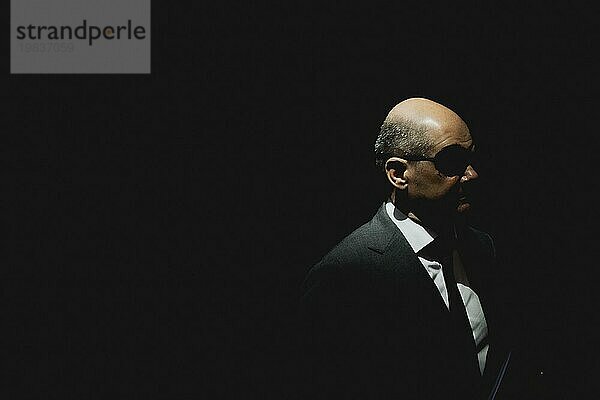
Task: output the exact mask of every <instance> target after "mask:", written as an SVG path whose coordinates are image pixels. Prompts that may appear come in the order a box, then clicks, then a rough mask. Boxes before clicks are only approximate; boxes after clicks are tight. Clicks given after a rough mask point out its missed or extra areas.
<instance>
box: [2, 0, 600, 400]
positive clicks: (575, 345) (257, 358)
mask: <svg viewBox="0 0 600 400" xmlns="http://www.w3.org/2000/svg"><path fill="white" fill-rule="evenodd" d="M392 4H393V5H392ZM5 9H6V13H5V14H4V15H5V16H6V17H5V20H6V21H8V15H9V13H8V7H5ZM152 14H153V17H152V74H151V75H147V76H145V75H112V76H111V75H10V71H9V61H8V57H7V58H6V61H5V62H4V67H3V68H4V72H3V86H2V87H3V91H2V97H3V100H4V101H3V104H4V107H3V110H4V112H3V117H4V120H5V121H7V123H5V124H4V125H3V126H4V127H3V131H4V133H5V134H4V135H3V138H4V143H5V144H4V145H3V146H2V160H3V163H4V168H3V174H2V176H3V186H4V188H5V190H4V199H3V200H4V201H3V204H4V206H5V208H4V213H3V214H4V215H5V217H6V220H5V223H4V226H5V228H6V230H7V234H8V235H7V237H8V239H7V241H6V242H5V243H6V246H5V251H4V254H5V256H6V257H5V261H4V262H3V268H2V286H3V291H4V295H3V301H2V308H3V310H4V311H3V313H2V315H3V316H2V319H3V322H4V324H3V326H4V328H3V329H2V330H3V333H5V334H7V335H6V336H5V339H4V340H3V341H2V346H3V349H4V350H5V353H7V354H9V357H8V358H7V363H6V365H7V369H6V374H3V375H5V376H6V378H7V379H8V382H10V383H11V384H10V385H9V386H7V388H6V390H8V397H6V398H42V397H43V398H65V396H66V398H143V399H147V398H169V399H173V398H189V397H198V398H217V397H228V396H229V395H233V394H243V395H244V396H243V397H244V398H267V397H273V398H286V397H289V394H290V392H291V391H293V386H292V385H291V381H292V378H291V377H293V376H294V365H293V361H292V360H293V358H292V357H290V354H291V353H292V350H291V349H292V347H293V346H292V345H291V343H292V338H293V332H294V318H293V315H294V314H293V312H294V307H295V304H296V301H297V298H298V295H299V293H300V285H301V282H302V279H303V278H304V275H305V274H306V272H307V271H308V269H309V268H310V266H311V265H312V264H314V263H315V262H316V261H318V260H319V258H320V257H321V256H323V255H324V254H325V253H326V251H327V250H329V249H330V248H331V247H332V246H333V245H334V244H335V243H337V242H338V241H339V240H340V239H341V238H342V237H343V236H345V235H346V234H348V233H349V232H351V231H352V230H353V229H354V228H356V227H358V226H359V225H361V224H362V223H363V222H366V221H367V220H369V219H370V218H371V216H372V215H373V214H374V212H375V211H376V209H377V208H378V206H379V205H380V203H381V202H382V201H383V200H384V198H385V194H386V193H385V192H382V191H381V188H380V185H379V183H378V180H379V179H380V177H379V176H378V175H377V174H376V172H375V170H374V166H373V159H372V152H371V150H372V145H373V142H374V139H375V137H376V135H377V133H378V129H379V126H380V124H381V122H382V120H383V118H384V117H385V115H386V114H387V112H388V111H389V109H390V108H391V107H392V106H394V105H395V104H396V103H398V102H399V101H401V100H403V99H405V98H408V97H414V96H422V97H428V98H431V99H433V100H435V101H438V102H440V103H442V104H444V105H446V106H448V107H450V108H452V109H453V110H455V111H456V112H457V113H458V114H460V115H461V116H462V117H463V119H465V120H466V121H467V123H468V125H469V126H470V128H471V132H472V134H473V136H474V138H475V140H476V142H477V143H478V151H479V152H480V153H481V154H482V155H483V156H484V160H485V163H484V164H483V165H482V166H481V168H480V170H479V174H480V179H479V181H480V182H479V187H478V191H477V192H476V194H477V196H476V200H477V203H476V206H475V207H474V209H473V213H472V216H471V219H472V223H473V224H474V225H475V226H477V227H479V228H480V229H483V230H486V231H488V232H490V233H491V234H492V235H493V236H494V238H495V240H496V246H497V249H498V252H499V254H500V259H501V261H503V268H504V276H505V282H504V284H505V287H506V289H505V293H506V295H507V304H510V305H513V306H516V307H517V308H518V309H519V311H520V312H519V313H518V314H516V320H517V323H516V328H515V329H516V330H518V331H519V337H520V338H521V342H520V344H519V346H520V347H519V349H520V352H519V353H518V357H519V362H520V364H519V365H520V367H519V368H516V369H515V371H514V372H513V374H514V375H515V381H516V380H517V378H518V379H519V382H521V383H520V384H521V385H524V386H522V391H523V393H529V392H532V393H533V392H535V393H543V394H544V397H545V398H554V397H553V396H555V398H583V394H584V393H586V392H587V390H589V388H590V383H592V382H593V380H594V377H595V376H596V375H595V374H594V371H593V368H594V367H595V366H596V364H597V362H596V354H595V350H594V348H595V347H596V343H597V341H596V334H595V325H596V323H597V322H598V318H597V316H596V314H597V313H596V311H595V307H596V305H597V295H596V293H595V292H594V279H595V278H597V275H598V274H597V273H596V271H595V270H596V269H597V257H594V256H593V255H594V253H595V249H594V246H595V244H596V240H595V239H596V237H595V236H596V233H595V230H594V229H592V227H593V226H595V225H596V224H595V221H594V219H595V217H596V216H597V215H596V214H597V212H596V201H595V199H596V196H595V191H594V189H595V187H596V174H597V169H596V165H595V162H596V157H595V154H596V151H595V143H596V142H597V140H596V135H597V133H596V132H595V130H596V126H597V99H596V92H597V83H596V80H595V74H596V71H597V65H596V64H593V60H594V56H595V53H596V49H595V47H594V43H595V41H596V37H595V32H593V31H592V28H593V14H592V12H591V11H590V10H588V9H585V8H583V7H578V6H575V5H572V4H571V5H562V6H550V5H546V6H545V7H544V8H535V7H526V6H525V5H524V4H519V5H515V6H510V5H507V4H503V5H502V7H500V6H498V7H489V8H486V7H482V6H479V7H476V8H472V7H466V6H458V5H452V6H447V7H445V8H439V7H437V6H436V7H434V6H433V5H423V6H414V5H413V6H411V7H410V8H409V7H408V6H407V5H406V4H402V3H398V4H396V3H387V4H385V5H377V6H375V5H368V6H367V5H364V6H362V7H356V6H354V7H349V6H345V5H342V4H336V5H328V6H326V5H319V4H304V5H293V4H291V3H290V4H287V3H286V4H272V5H268V6H267V5H262V6H258V5H256V4H252V5H245V6H240V5H211V6H207V5H195V6H192V5H191V4H190V5H188V6H187V7H176V6H172V5H165V4H156V2H155V3H154V4H153V8H152ZM5 45H6V48H5V49H4V51H3V52H4V54H9V52H8V40H6V41H5ZM3 336H4V335H3ZM540 372H543V375H540ZM523 382H525V383H523ZM527 382H530V383H531V384H530V385H529V386H528V385H527ZM533 386H535V388H533V389H532V387H533ZM209 393H210V394H211V395H209ZM219 395H220V396H219Z"/></svg>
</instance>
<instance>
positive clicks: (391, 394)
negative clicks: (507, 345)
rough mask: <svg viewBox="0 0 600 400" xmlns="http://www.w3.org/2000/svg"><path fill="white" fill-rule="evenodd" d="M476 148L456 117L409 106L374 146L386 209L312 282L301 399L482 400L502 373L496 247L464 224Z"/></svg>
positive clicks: (306, 302)
mask: <svg viewBox="0 0 600 400" xmlns="http://www.w3.org/2000/svg"><path fill="white" fill-rule="evenodd" d="M474 150H475V144H474V143H473V139H472V137H471V134H470V132H469V129H468V127H467V125H466V124H465V122H464V121H463V120H462V119H461V118H460V117H459V116H458V115H457V114H456V113H455V112H453V111H452V110H450V109H448V108H446V107H445V106H443V105H441V104H438V103H436V102H434V101H431V100H427V99H423V98H411V99H407V100H405V101H403V102H401V103H399V104H398V105H396V106H395V107H394V108H393V109H392V110H391V111H390V112H389V114H388V115H387V117H386V119H385V121H384V122H383V125H382V127H381V131H380V133H379V136H378V137H377V140H376V142H375V158H376V165H377V166H378V167H379V168H381V171H382V173H384V174H385V177H386V179H387V182H388V183H389V185H390V189H391V190H390V191H391V195H390V198H389V199H388V200H387V201H386V202H385V203H384V204H383V205H382V206H381V208H380V209H379V211H378V212H377V214H376V215H375V216H374V217H373V219H372V220H371V221H370V222H368V223H366V224H365V225H363V226H361V227H360V228H358V229H357V230H356V231H354V232H353V233H351V234H350V235H349V236H347V237H346V238H345V239H344V240H342V242H340V243H339V244H338V245H337V246H336V247H335V248H334V249H333V250H331V251H330V252H329V253H328V254H327V255H326V256H325V257H323V259H322V260H321V261H320V262H319V263H317V264H316V265H315V266H314V267H313V268H312V269H311V270H310V272H309V274H308V276H307V277H306V280H305V282H304V287H303V297H302V302H301V304H302V311H303V316H304V318H305V326H306V327H307V328H308V330H307V331H306V332H305V347H304V348H303V354H304V355H305V356H307V358H305V360H307V363H306V364H305V365H304V368H305V371H306V373H307V374H308V375H307V376H305V386H306V388H307V393H305V394H306V396H307V397H308V396H311V397H312V398H314V397H320V398H340V396H341V397H344V398H394V399H405V398H423V399H437V398H443V399H474V398H488V396H490V394H493V393H494V392H495V390H496V389H495V388H494V384H495V383H496V382H497V381H498V380H499V377H501V376H502V374H503V371H504V369H505V368H506V360H507V354H508V353H507V352H506V351H505V349H504V348H503V345H502V342H501V340H500V339H501V336H502V335H501V334H500V332H501V330H502V323H500V322H499V318H498V316H499V315H500V314H499V312H498V307H497V306H496V298H497V297H495V296H494V293H493V289H494V284H493V279H492V275H493V272H494V268H493V267H494V265H493V264H494V258H495V253H494V247H493V243H492V240H491V238H490V237H489V236H488V235H487V234H485V233H483V232H480V231H477V230H475V229H473V228H471V227H469V226H467V224H466V222H465V214H466V213H467V211H468V210H469V208H470V203H469V201H470V199H469V197H468V195H469V185H471V184H472V183H473V182H474V181H475V180H476V179H477V178H478V174H477V171H476V170H475V167H474V165H473V163H472V159H473V156H474Z"/></svg>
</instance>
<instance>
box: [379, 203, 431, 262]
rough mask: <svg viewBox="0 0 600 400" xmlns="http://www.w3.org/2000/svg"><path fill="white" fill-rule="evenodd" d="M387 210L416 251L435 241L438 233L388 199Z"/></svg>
mask: <svg viewBox="0 0 600 400" xmlns="http://www.w3.org/2000/svg"><path fill="white" fill-rule="evenodd" d="M385 210H386V211H387V214H388V216H389V217H390V219H391V220H392V222H393V223H394V224H395V225H396V226H397V227H398V229H400V232H402V234H403V235H404V237H405V238H406V240H407V241H408V244H409V245H410V247H411V248H412V249H413V251H414V252H415V253H418V252H419V251H421V250H422V249H423V248H424V247H425V246H427V245H428V244H429V243H431V242H433V240H434V239H435V237H436V236H437V234H436V233H435V232H433V231H431V230H427V229H425V228H424V227H423V226H421V225H419V224H418V223H416V222H415V221H413V220H412V219H410V218H409V217H407V216H406V215H404V213H402V212H401V211H400V210H399V209H397V208H396V207H395V206H394V203H392V202H391V201H389V200H388V201H387V203H386V204H385Z"/></svg>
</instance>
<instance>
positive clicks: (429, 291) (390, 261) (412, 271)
mask: <svg viewBox="0 0 600 400" xmlns="http://www.w3.org/2000/svg"><path fill="white" fill-rule="evenodd" d="M368 240H369V245H368V247H369V249H371V250H373V251H375V252H377V253H379V254H381V255H382V256H383V257H384V263H385V264H386V265H387V266H389V267H390V268H392V269H394V270H395V271H396V272H397V274H398V276H399V278H400V279H401V280H403V281H409V282H410V284H411V285H415V286H414V287H413V289H414V292H415V293H416V294H417V295H418V296H424V297H425V298H426V299H427V300H429V301H428V302H432V304H433V305H434V307H435V306H437V308H439V311H443V312H444V313H445V314H447V313H448V309H447V307H446V303H445V302H444V299H443V298H442V296H441V294H440V292H439V290H438V288H437V286H435V283H434V282H433V280H432V279H431V277H430V276H429V274H428V273H427V271H426V270H425V268H424V267H423V264H421V261H419V258H418V257H417V255H416V254H415V252H414V251H413V249H412V247H411V246H410V244H409V243H408V241H407V240H406V238H405V237H404V235H403V234H402V232H401V231H400V229H398V227H397V226H396V225H395V224H394V223H393V222H392V220H391V219H390V217H389V216H388V215H387V211H386V209H385V203H384V204H383V205H382V206H381V207H380V208H379V210H378V212H377V214H376V215H375V217H373V219H372V220H371V224H370V235H369V238H368Z"/></svg>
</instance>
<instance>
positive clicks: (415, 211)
mask: <svg viewBox="0 0 600 400" xmlns="http://www.w3.org/2000/svg"><path fill="white" fill-rule="evenodd" d="M391 200H392V203H393V204H394V206H395V207H396V208H397V209H399V210H400V211H401V212H402V213H404V215H406V216H408V217H409V218H410V219H412V220H415V221H417V222H419V223H420V224H421V225H423V226H425V227H428V228H430V229H432V230H433V231H434V232H436V233H437V234H438V235H440V236H444V237H447V238H455V237H456V236H457V233H458V231H459V230H460V229H462V227H463V226H464V224H465V220H464V218H463V217H462V215H460V214H458V213H452V212H448V210H442V209H440V208H439V207H435V203H433V202H431V203H426V202H417V201H411V200H410V199H408V198H406V197H405V198H402V200H401V201H400V199H399V198H398V196H396V192H393V193H392V195H391Z"/></svg>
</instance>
